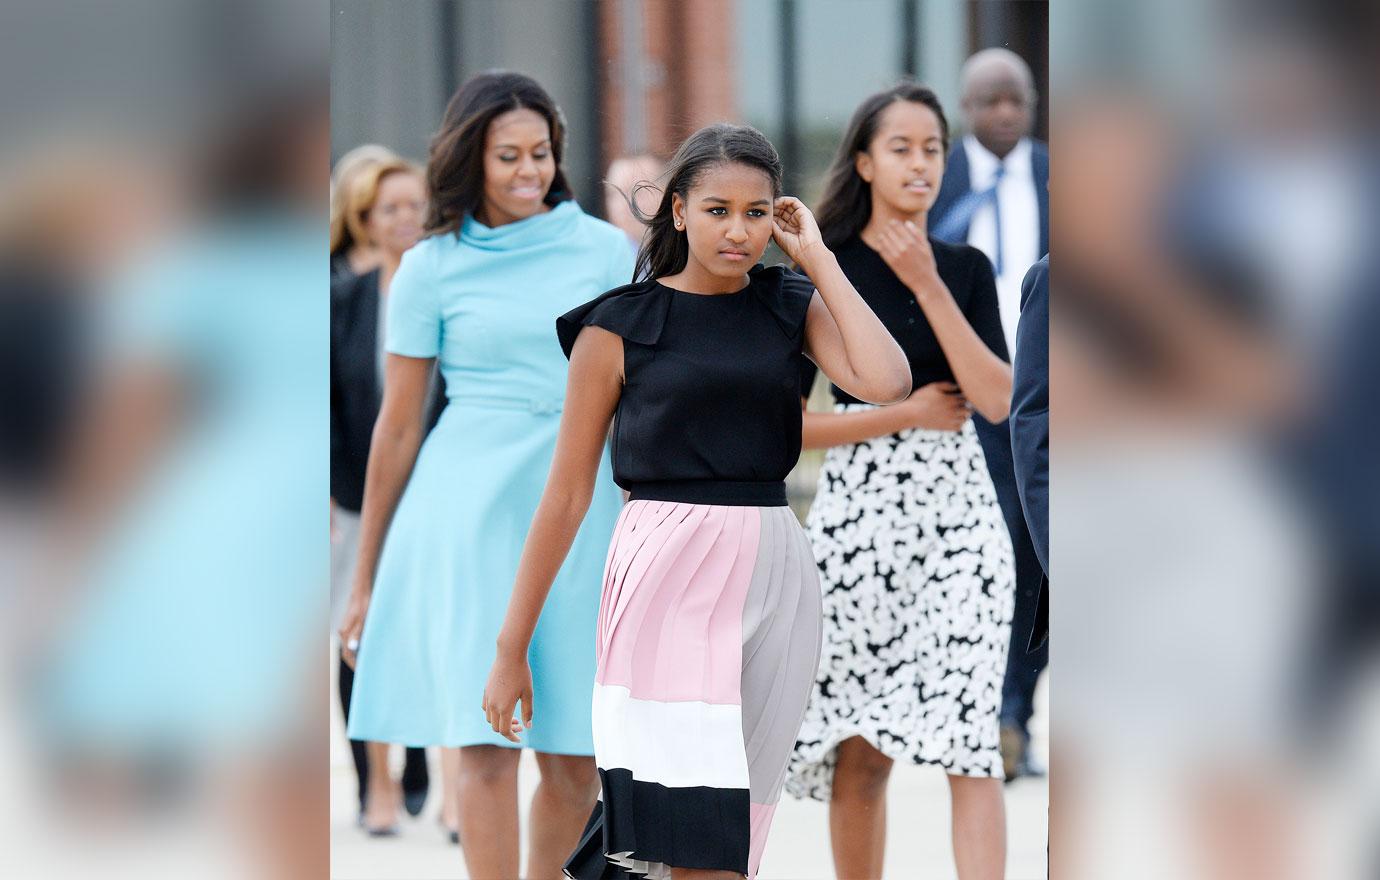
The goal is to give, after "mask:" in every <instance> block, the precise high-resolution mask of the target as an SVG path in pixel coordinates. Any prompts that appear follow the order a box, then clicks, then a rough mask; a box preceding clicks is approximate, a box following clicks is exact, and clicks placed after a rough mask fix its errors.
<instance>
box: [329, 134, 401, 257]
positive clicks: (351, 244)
mask: <svg viewBox="0 0 1380 880" xmlns="http://www.w3.org/2000/svg"><path fill="white" fill-rule="evenodd" d="M398 158H399V157H398V155H397V154H396V153H394V152H393V151H392V150H390V149H388V148H387V147H385V146H381V145H379V144H361V145H360V146H358V147H355V148H354V149H353V150H351V151H350V152H348V153H346V154H345V155H344V156H341V157H340V158H339V159H338V160H336V163H335V168H334V169H332V171H331V283H335V282H336V281H339V280H340V279H342V278H346V277H349V276H352V275H363V274H364V273H365V272H367V271H368V270H369V269H371V268H373V263H374V259H375V258H374V254H373V253H372V251H371V248H370V245H369V243H368V242H367V241H363V242H362V241H359V240H358V239H357V238H356V236H355V233H354V232H353V230H351V228H350V223H349V221H348V219H347V217H346V213H347V209H348V194H349V192H350V190H351V187H352V186H353V184H354V181H355V178H356V177H358V176H359V174H360V172H361V171H363V170H364V169H365V168H368V167H369V166H370V165H373V164H376V163H378V162H391V161H395V160H397V159H398Z"/></svg>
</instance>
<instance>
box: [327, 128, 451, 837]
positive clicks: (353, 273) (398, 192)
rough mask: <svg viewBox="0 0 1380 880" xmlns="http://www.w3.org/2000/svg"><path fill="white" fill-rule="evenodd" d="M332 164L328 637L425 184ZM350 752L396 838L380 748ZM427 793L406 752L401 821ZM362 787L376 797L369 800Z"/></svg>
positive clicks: (365, 817) (372, 162)
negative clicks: (395, 298) (391, 317)
mask: <svg viewBox="0 0 1380 880" xmlns="http://www.w3.org/2000/svg"><path fill="white" fill-rule="evenodd" d="M337 164H338V166H343V167H338V168H337V171H336V175H335V176H336V178H337V183H336V191H335V192H334V193H333V194H332V195H333V198H334V199H335V200H334V201H333V202H332V204H331V211H332V217H331V275H332V284H331V620H330V627H331V628H330V631H331V632H332V633H334V632H336V631H337V630H338V629H339V627H340V622H341V618H343V617H344V614H345V603H346V601H347V600H348V599H349V595H350V583H351V580H352V578H353V576H354V563H355V556H356V554H357V553H358V550H359V509H360V505H361V504H362V502H363V499H364V470H365V466H366V465H367V463H368V461H369V441H370V438H371V437H372V435H373V432H374V422H375V420H377V418H378V413H379V403H380V401H381V399H382V393H383V363H384V352H383V339H384V319H385V316H386V315H387V306H388V288H389V285H391V284H392V281H393V275H394V274H395V273H396V272H397V270H398V264H399V263H400V262H401V261H402V255H403V254H404V253H405V252H406V251H407V250H408V249H409V248H411V247H412V246H413V245H414V244H416V243H417V240H418V239H419V238H420V237H421V234H422V221H423V220H424V219H425V217H426V180H425V178H424V176H423V173H422V170H421V169H420V168H417V167H415V166H413V165H411V164H409V163H407V162H404V161H403V160H402V159H399V158H397V157H396V156H394V155H393V154H392V153H391V152H389V151H388V150H386V149H385V148H383V147H378V146H374V145H368V146H366V147H361V148H358V149H356V150H352V151H351V152H350V153H349V154H348V155H347V156H346V157H345V158H343V159H341V161H340V162H339V163H337ZM337 205H338V206H339V207H337ZM444 405H445V398H444V396H442V395H440V394H439V393H436V394H434V395H433V405H432V412H431V417H430V426H434V425H435V422H436V419H437V418H439V417H440V413H441V408H442V407H443V406H444ZM337 674H338V677H339V678H338V682H339V694H340V705H341V709H342V711H343V712H344V716H345V717H346V718H348V717H349V715H350V695H351V692H352V690H353V685H354V670H353V669H351V668H350V666H349V664H347V663H346V662H345V660H344V658H343V657H342V658H341V660H340V664H339V668H338V671H337ZM400 685H401V686H405V684H403V683H400ZM350 750H351V753H352V755H353V757H354V762H355V772H356V774H357V775H358V777H359V808H360V824H361V825H362V826H363V827H364V828H365V830H367V831H368V832H369V833H370V834H372V835H375V836H386V835H388V834H391V833H394V832H396V830H397V810H398V806H399V803H398V800H399V798H398V794H397V792H396V791H395V789H396V788H397V785H396V784H395V783H394V781H393V778H392V775H391V769H390V767H389V762H388V744H387V743H368V744H367V745H366V744H365V743H363V742H359V741H355V740H351V742H350ZM428 786H429V776H428V773H427V763H426V750H425V749H421V748H408V749H407V750H406V758H405V763H404V767H403V774H402V790H401V800H402V805H403V806H405V807H406V809H407V812H408V813H409V814H411V815H413V816H416V815H418V814H419V813H421V811H422V808H423V806H424V805H425V803H426V795H427V788H428ZM371 789H373V790H376V791H378V792H380V794H379V797H377V798H375V799H373V801H372V802H371V801H370V799H369V792H370V790H371ZM454 795H455V792H453V791H451V787H450V786H447V787H446V796H445V800H446V809H444V810H443V812H442V822H443V823H444V824H445V825H446V827H447V828H448V829H449V830H450V832H451V833H452V835H456V837H457V839H458V834H457V833H456V828H457V821H458V819H457V816H456V805H455V803H454Z"/></svg>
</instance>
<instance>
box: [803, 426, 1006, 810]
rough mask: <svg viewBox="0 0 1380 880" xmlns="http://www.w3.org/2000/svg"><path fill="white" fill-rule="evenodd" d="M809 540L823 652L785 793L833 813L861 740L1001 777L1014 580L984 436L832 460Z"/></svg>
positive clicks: (896, 754)
mask: <svg viewBox="0 0 1380 880" xmlns="http://www.w3.org/2000/svg"><path fill="white" fill-rule="evenodd" d="M870 408H871V407H868V406H866V405H861V404H840V405H839V406H837V407H836V410H837V411H838V412H857V411H862V410H866V409H870ZM806 530H807V531H808V533H809V536H810V543H811V545H812V547H813V549H814V554H815V559H816V561H817V562H818V564H819V570H820V581H821V588H822V589H823V593H824V649H823V653H822V655H821V657H820V665H819V672H818V674H817V676H816V679H815V687H814V693H813V694H812V696H811V698H810V705H809V709H808V710H807V712H806V714H805V722H804V724H803V725H802V727H801V730H800V736H799V741H798V742H797V743H796V746H795V750H794V752H793V754H792V755H791V760H790V765H789V767H788V769H787V777H786V790H787V791H788V792H789V793H791V794H792V795H794V796H796V797H801V798H804V797H810V798H815V799H818V800H828V799H829V796H830V792H831V790H832V787H833V775H834V766H835V763H836V761H837V748H838V745H839V743H841V742H843V741H844V740H846V739H848V738H850V737H853V736H861V737H863V738H865V739H866V740H867V741H868V742H869V743H871V744H872V745H873V746H874V747H876V748H877V749H878V750H879V751H881V752H882V753H883V754H885V755H887V756H889V757H891V758H892V759H894V760H897V761H905V762H910V763H915V764H936V765H938V766H940V767H942V768H944V770H945V771H946V772H948V773H950V774H953V775H959V776H985V777H997V778H1001V776H1002V763H1001V754H1000V750H999V747H998V742H999V726H1000V725H999V720H998V718H999V714H1000V711H1001V689H1002V677H1003V675H1004V673H1005V670H1006V652H1007V644H1008V642H1009V641H1010V635H1011V609H1012V604H1013V601H1014V596H1013V593H1014V584H1015V574H1014V571H1015V566H1014V562H1013V557H1012V550H1011V537H1010V534H1009V533H1008V532H1007V529H1006V523H1005V521H1004V520H1003V519H1002V514H1001V509H1000V508H999V507H998V505H997V495H996V490H995V489H994V488H993V486H992V478H991V477H990V476H989V475H988V472H987V463H986V460H985V459H984V458H983V454H982V448H981V447H980V446H979V445H978V438H977V433H976V431H975V430H974V428H973V424H972V422H971V421H970V422H968V423H967V424H965V425H964V427H963V429H962V430H961V431H958V432H953V431H928V430H912V431H904V432H902V433H900V434H895V435H891V436H887V437H878V438H875V439H873V440H869V441H867V442H864V443H859V444H856V445H852V446H837V447H834V448H833V449H830V450H829V452H828V454H827V456H826V458H825V461H824V466H823V468H822V469H821V471H820V475H819V489H818V492H817V494H816V496H815V500H814V503H813V505H812V506H811V508H810V514H809V517H808V519H807V522H806Z"/></svg>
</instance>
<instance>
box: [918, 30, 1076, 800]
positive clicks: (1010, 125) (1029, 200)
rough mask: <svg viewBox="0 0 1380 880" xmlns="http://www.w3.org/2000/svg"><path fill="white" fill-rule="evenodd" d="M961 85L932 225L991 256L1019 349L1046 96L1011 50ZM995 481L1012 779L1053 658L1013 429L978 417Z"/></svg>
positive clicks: (1038, 227)
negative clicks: (1006, 567) (1011, 603)
mask: <svg viewBox="0 0 1380 880" xmlns="http://www.w3.org/2000/svg"><path fill="white" fill-rule="evenodd" d="M960 88H961V89H962V95H963V99H962V108H963V120H964V127H965V128H966V129H967V134H965V135H964V137H963V138H962V139H961V140H960V141H959V143H958V145H957V146H956V147H955V148H954V150H953V152H952V153H950V155H949V162H948V165H947V166H946V167H945V169H944V185H943V187H942V188H941V189H940V191H939V198H938V199H937V200H936V201H935V205H934V210H933V211H931V212H930V230H931V232H932V233H933V235H934V236H935V237H936V238H940V239H943V240H945V241H963V242H967V243H968V244H971V245H973V246H974V247H977V248H978V249H979V250H981V251H982V252H983V253H985V254H987V256H988V257H989V258H990V259H991V261H992V267H993V269H994V271H995V273H996V276H997V296H998V300H999V303H1000V310H1001V322H1002V331H1003V333H1004V334H1005V337H1006V345H1007V350H1008V351H1009V352H1011V353H1013V354H1014V352H1015V350H1016V324H1017V321H1018V319H1019V316H1020V303H1021V280H1022V279H1023V278H1024V277H1025V274H1026V271H1027V270H1028V269H1029V268H1030V267H1031V266H1032V265H1033V264H1034V263H1035V261H1037V260H1038V259H1040V257H1041V256H1042V255H1044V254H1045V253H1048V251H1049V149H1048V147H1047V146H1046V145H1045V144H1044V143H1043V142H1041V141H1039V140H1036V139H1034V138H1033V137H1031V129H1032V127H1033V125H1034V122H1035V108H1036V105H1037V102H1038V97H1039V96H1038V94H1037V93H1036V91H1035V79H1034V76H1033V75H1032V74H1031V72H1030V66H1029V65H1027V64H1026V63H1025V61H1024V60H1023V59H1022V58H1021V57H1020V56H1019V55H1017V54H1016V53H1014V52H1012V51H1010V50H1008V49H1000V48H993V49H983V50H982V51H981V52H978V53H976V54H975V55H973V56H972V57H970V58H969V59H968V60H967V62H965V63H964V65H963V72H962V77H961V83H960ZM976 424H977V427H978V436H979V437H980V438H981V440H982V449H983V453H984V454H985V455H986V458H987V466H988V469H989V470H990V471H991V473H992V481H993V482H994V483H995V484H996V487H997V495H998V497H999V499H1000V500H1001V507H1002V513H1003V514H1004V516H1005V517H1006V524H1007V527H1008V528H1009V529H1010V532H1011V543H1012V546H1013V547H1014V548H1015V551H1016V610H1015V615H1014V616H1013V618H1012V630H1011V644H1012V645H1013V646H1022V650H1012V651H1011V652H1010V654H1009V655H1008V657H1007V666H1006V680H1005V684H1004V685H1003V687H1002V709H1001V725H1002V726H1001V737H1002V745H1001V749H1002V763H1003V764H1004V766H1005V769H1006V778H1007V779H1008V780H1009V779H1015V778H1016V777H1018V776H1028V775H1032V774H1041V773H1043V772H1044V771H1043V768H1042V767H1040V766H1039V764H1038V763H1037V762H1035V761H1034V760H1032V758H1031V757H1030V748H1029V746H1030V727H1029V725H1030V718H1031V716H1032V715H1033V714H1034V711H1035V686H1036V684H1037V683H1038V681H1039V678H1040V673H1041V672H1042V671H1043V670H1044V668H1045V667H1046V666H1047V665H1048V663H1049V648H1048V647H1047V646H1044V647H1041V648H1039V649H1038V650H1036V651H1034V652H1032V653H1026V651H1025V650H1023V646H1025V645H1026V644H1028V643H1029V641H1030V627H1031V623H1032V621H1033V620H1034V619H1035V609H1036V605H1037V602H1038V597H1039V594H1040V581H1041V579H1042V571H1041V568H1040V560H1039V558H1038V556H1037V555H1036V553H1035V547H1034V544H1033V543H1032V542H1031V538H1030V532H1029V530H1028V529H1027V527H1026V521H1025V517H1024V515H1023V514H1022V512H1021V505H1020V498H1019V496H1018V494H1017V492H1016V479H1015V474H1014V472H1013V470H1012V462H1011V434H1010V431H1009V430H1008V429H1007V425H1006V424H1005V423H1002V424H999V425H993V424H991V423H989V422H987V421H986V420H984V419H978V420H977V422H976Z"/></svg>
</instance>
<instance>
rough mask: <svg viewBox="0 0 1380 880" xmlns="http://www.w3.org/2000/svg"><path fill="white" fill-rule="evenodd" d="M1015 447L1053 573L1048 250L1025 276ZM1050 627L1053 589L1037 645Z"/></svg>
mask: <svg viewBox="0 0 1380 880" xmlns="http://www.w3.org/2000/svg"><path fill="white" fill-rule="evenodd" d="M1012 374H1013V378H1012V385H1011V419H1010V421H1011V449H1012V457H1013V459H1014V463H1015V468H1016V487H1017V489H1018V490H1019V491H1020V496H1021V508H1022V509H1023V510H1024V511H1025V521H1026V524H1027V525H1028V526H1029V528H1030V536H1031V538H1032V539H1033V540H1034V542H1035V552H1036V554H1037V555H1038V556H1039V557H1040V566H1041V567H1042V568H1043V569H1044V571H1045V576H1046V577H1048V575H1049V254H1045V255H1044V257H1043V258H1041V260H1040V262H1038V263H1036V264H1035V265H1034V266H1032V267H1030V271H1029V272H1027V273H1026V276H1025V280H1024V281H1023V282H1021V320H1020V323H1019V324H1018V325H1017V326H1016V361H1015V363H1014V364H1013V366H1012ZM1048 632H1049V593H1048V589H1047V587H1045V588H1042V589H1041V592H1040V610H1039V618H1038V619H1037V623H1036V627H1035V633H1034V634H1033V635H1032V637H1031V644H1032V646H1034V645H1037V644H1038V643H1039V642H1040V641H1043V640H1044V638H1045V636H1046V635H1047V634H1048Z"/></svg>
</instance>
